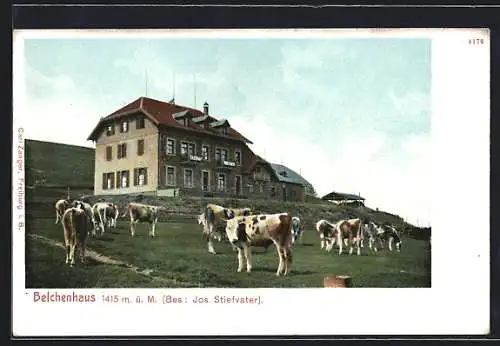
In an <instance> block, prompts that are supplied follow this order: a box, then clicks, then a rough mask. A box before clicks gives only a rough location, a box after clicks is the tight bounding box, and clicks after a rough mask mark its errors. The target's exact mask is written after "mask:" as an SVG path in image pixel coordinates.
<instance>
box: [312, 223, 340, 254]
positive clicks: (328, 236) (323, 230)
mask: <svg viewBox="0 0 500 346" xmlns="http://www.w3.org/2000/svg"><path fill="white" fill-rule="evenodd" d="M316 231H317V232H318V233H319V238H320V239H321V240H320V248H321V249H325V250H326V249H327V248H329V249H331V247H333V245H335V243H336V242H337V230H336V229H335V225H334V224H333V223H331V222H329V221H327V220H324V219H321V220H319V221H318V222H316Z"/></svg>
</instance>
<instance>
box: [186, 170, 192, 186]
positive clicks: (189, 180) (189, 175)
mask: <svg viewBox="0 0 500 346" xmlns="http://www.w3.org/2000/svg"><path fill="white" fill-rule="evenodd" d="M184 187H193V170H192V169H191V168H184Z"/></svg>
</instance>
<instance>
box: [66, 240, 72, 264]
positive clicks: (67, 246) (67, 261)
mask: <svg viewBox="0 0 500 346" xmlns="http://www.w3.org/2000/svg"><path fill="white" fill-rule="evenodd" d="M65 248H66V262H65V263H66V264H68V263H69V257H70V252H71V246H70V245H69V244H66V247H65Z"/></svg>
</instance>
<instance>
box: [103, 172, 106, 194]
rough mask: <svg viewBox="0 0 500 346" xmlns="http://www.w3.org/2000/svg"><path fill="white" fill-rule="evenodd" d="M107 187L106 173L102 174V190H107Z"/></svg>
mask: <svg viewBox="0 0 500 346" xmlns="http://www.w3.org/2000/svg"><path fill="white" fill-rule="evenodd" d="M106 187H107V185H106V173H103V174H102V189H103V190H106Z"/></svg>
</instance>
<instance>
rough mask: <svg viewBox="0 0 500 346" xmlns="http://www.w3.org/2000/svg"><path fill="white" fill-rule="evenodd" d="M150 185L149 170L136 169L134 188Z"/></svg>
mask: <svg viewBox="0 0 500 346" xmlns="http://www.w3.org/2000/svg"><path fill="white" fill-rule="evenodd" d="M147 184H148V170H147V168H135V169H134V186H144V185H147Z"/></svg>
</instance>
